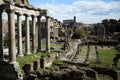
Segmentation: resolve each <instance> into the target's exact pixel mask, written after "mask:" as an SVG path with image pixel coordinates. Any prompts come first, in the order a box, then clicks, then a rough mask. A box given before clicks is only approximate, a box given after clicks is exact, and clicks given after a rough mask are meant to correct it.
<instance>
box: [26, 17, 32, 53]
mask: <svg viewBox="0 0 120 80" xmlns="http://www.w3.org/2000/svg"><path fill="white" fill-rule="evenodd" d="M25 22H26V54H27V55H29V54H31V53H30V26H29V15H25Z"/></svg>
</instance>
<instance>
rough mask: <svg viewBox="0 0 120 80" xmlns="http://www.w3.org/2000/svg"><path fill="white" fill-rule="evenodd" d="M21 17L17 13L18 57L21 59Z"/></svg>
mask: <svg viewBox="0 0 120 80" xmlns="http://www.w3.org/2000/svg"><path fill="white" fill-rule="evenodd" d="M21 17H22V15H21V14H20V13H17V22H18V25H17V27H18V57H22V56H23V54H22V25H21V24H22V23H21Z"/></svg>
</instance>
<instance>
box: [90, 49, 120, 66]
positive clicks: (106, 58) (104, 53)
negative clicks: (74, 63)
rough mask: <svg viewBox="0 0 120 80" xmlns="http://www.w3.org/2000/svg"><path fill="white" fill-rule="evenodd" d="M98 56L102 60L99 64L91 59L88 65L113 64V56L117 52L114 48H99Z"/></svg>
mask: <svg viewBox="0 0 120 80" xmlns="http://www.w3.org/2000/svg"><path fill="white" fill-rule="evenodd" d="M98 52H99V56H100V59H101V61H102V63H101V64H97V63H96V62H95V61H92V62H91V64H90V66H98V67H110V66H112V64H113V58H114V57H115V56H116V54H117V53H119V52H118V51H117V50H114V49H108V50H107V49H102V48H101V49H99V50H98ZM118 64H119V65H118V66H120V62H118Z"/></svg>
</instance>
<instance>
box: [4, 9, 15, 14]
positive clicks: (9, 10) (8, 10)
mask: <svg viewBox="0 0 120 80" xmlns="http://www.w3.org/2000/svg"><path fill="white" fill-rule="evenodd" d="M6 12H7V13H11V12H15V10H14V9H7V10H6Z"/></svg>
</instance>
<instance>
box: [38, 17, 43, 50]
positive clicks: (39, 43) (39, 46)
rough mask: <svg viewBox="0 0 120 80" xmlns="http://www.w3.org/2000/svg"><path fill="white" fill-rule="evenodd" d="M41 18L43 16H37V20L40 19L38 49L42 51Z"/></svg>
mask: <svg viewBox="0 0 120 80" xmlns="http://www.w3.org/2000/svg"><path fill="white" fill-rule="evenodd" d="M40 19H41V16H38V17H37V20H38V51H41V38H42V37H41V36H42V35H41V26H40V23H41V21H40Z"/></svg>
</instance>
